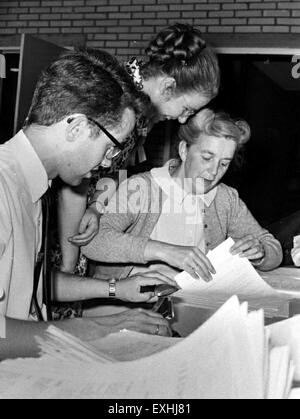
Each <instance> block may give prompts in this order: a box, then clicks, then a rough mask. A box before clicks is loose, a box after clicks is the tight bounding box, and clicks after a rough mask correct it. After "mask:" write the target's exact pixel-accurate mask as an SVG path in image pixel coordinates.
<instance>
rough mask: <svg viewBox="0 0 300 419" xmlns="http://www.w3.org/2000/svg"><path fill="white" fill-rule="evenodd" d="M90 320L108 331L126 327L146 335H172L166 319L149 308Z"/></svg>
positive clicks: (117, 330)
mask: <svg viewBox="0 0 300 419" xmlns="http://www.w3.org/2000/svg"><path fill="white" fill-rule="evenodd" d="M82 320H86V319H82ZM91 320H92V321H93V322H95V323H96V324H97V325H99V326H100V327H101V326H102V327H105V328H106V330H108V331H109V333H115V332H119V331H121V330H124V329H127V330H133V331H135V332H140V333H147V334H148V335H157V336H167V337H170V336H172V331H171V328H170V326H169V323H168V321H167V320H166V319H164V318H163V317H162V316H161V315H160V314H158V313H154V312H153V311H151V310H143V309H140V308H138V309H131V310H126V311H123V312H121V313H117V314H113V315H111V316H104V317H99V318H93V319H91ZM94 335H95V329H94Z"/></svg>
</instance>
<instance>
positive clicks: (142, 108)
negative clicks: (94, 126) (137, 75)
mask: <svg viewBox="0 0 300 419" xmlns="http://www.w3.org/2000/svg"><path fill="white" fill-rule="evenodd" d="M148 106H149V99H148V98H147V96H146V95H144V94H143V93H141V92H138V91H137V89H136V88H135V85H134V83H133V81H132V79H131V78H130V76H129V75H128V74H127V72H126V70H125V69H124V68H123V67H122V66H121V65H120V64H119V62H118V60H117V59H116V58H114V57H112V56H111V55H110V54H108V53H107V52H105V51H100V50H93V49H84V50H78V51H75V52H66V53H63V54H62V55H61V56H60V57H59V58H58V59H57V60H56V61H54V62H53V63H52V64H51V65H50V66H49V67H48V69H46V70H45V71H44V72H43V73H42V75H41V77H40V79H39V81H38V83H37V86H36V90H35V93H34V96H33V100H32V105H31V109H30V112H29V115H28V118H27V121H26V124H27V125H30V124H38V125H43V126H50V125H52V124H54V123H57V122H60V121H61V120H63V119H64V118H65V117H67V116H68V115H70V114H74V113H80V114H84V115H87V116H89V117H92V118H94V119H96V120H98V121H99V122H100V123H102V124H104V125H106V126H111V127H114V126H116V125H117V124H118V123H119V122H120V120H121V117H122V115H123V112H124V109H125V108H127V107H129V108H131V109H133V110H134V111H135V112H136V114H137V115H140V114H146V113H147V108H148Z"/></svg>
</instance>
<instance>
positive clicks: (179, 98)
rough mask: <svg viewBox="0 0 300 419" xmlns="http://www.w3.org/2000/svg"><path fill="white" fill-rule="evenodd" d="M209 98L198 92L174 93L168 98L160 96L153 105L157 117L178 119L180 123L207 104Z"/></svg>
mask: <svg viewBox="0 0 300 419" xmlns="http://www.w3.org/2000/svg"><path fill="white" fill-rule="evenodd" d="M209 102H210V98H208V97H206V96H204V95H202V94H201V93H198V92H191V93H185V94H180V95H176V96H175V95H174V96H172V97H170V98H168V99H166V98H165V97H164V96H160V97H159V98H158V100H156V103H155V106H156V108H157V111H158V113H159V119H160V120H161V121H162V120H166V119H167V120H170V119H172V120H176V119H177V120H178V122H179V123H180V124H185V123H186V121H187V120H188V119H189V118H190V117H191V116H192V115H195V114H196V113H197V112H199V111H200V110H201V109H202V108H204V107H205V106H207V104H208V103H209Z"/></svg>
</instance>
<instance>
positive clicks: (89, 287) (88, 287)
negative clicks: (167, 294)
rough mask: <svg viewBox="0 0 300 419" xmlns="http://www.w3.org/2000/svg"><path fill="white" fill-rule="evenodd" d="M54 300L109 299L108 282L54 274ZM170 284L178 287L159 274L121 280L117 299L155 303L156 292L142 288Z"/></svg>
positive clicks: (117, 284) (171, 280)
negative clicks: (145, 290) (144, 290)
mask: <svg viewBox="0 0 300 419" xmlns="http://www.w3.org/2000/svg"><path fill="white" fill-rule="evenodd" d="M53 284H54V287H53V288H54V295H53V300H54V301H58V302H73V301H85V300H91V299H95V298H109V284H108V281H105V280H101V279H91V278H86V279H84V280H82V278H81V277H79V276H77V275H73V274H68V273H64V272H54V278H53ZM162 284H168V285H171V286H176V283H175V281H174V280H173V279H170V278H168V277H166V276H165V275H163V274H160V273H159V272H155V271H153V272H146V273H142V274H140V275H138V274H137V275H133V276H131V277H128V278H125V279H121V280H120V281H118V282H117V283H116V298H117V299H118V300H122V301H126V302H133V303H135V302H136V303H154V302H156V301H157V296H156V295H155V292H154V291H151V292H141V291H142V287H146V286H150V287H153V286H155V285H162Z"/></svg>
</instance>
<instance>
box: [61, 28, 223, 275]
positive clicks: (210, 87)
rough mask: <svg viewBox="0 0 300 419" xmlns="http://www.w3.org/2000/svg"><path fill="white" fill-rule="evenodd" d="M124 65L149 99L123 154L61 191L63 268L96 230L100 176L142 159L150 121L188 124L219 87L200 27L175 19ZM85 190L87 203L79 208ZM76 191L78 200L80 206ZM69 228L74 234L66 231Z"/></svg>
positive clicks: (69, 267)
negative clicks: (85, 187)
mask: <svg viewBox="0 0 300 419" xmlns="http://www.w3.org/2000/svg"><path fill="white" fill-rule="evenodd" d="M125 68H126V70H127V72H128V73H129V75H130V76H131V78H132V80H133V82H134V84H135V87H136V89H137V90H139V91H140V92H141V93H143V94H144V96H145V97H146V98H147V99H148V100H149V103H150V104H149V106H148V107H147V109H146V110H145V111H144V112H141V113H140V114H137V115H136V117H137V118H136V126H135V129H134V131H133V133H132V134H131V136H130V138H128V140H127V141H126V143H125V150H124V151H123V153H122V154H121V155H119V157H118V158H117V159H115V160H113V161H111V162H106V163H107V164H106V166H110V167H109V168H108V169H106V170H105V171H103V169H100V170H99V171H98V173H97V174H96V175H95V176H94V179H93V182H92V184H93V187H92V188H91V185H90V187H89V191H88V192H87V191H86V192H85V193H83V192H82V191H80V193H76V191H75V192H74V193H73V191H70V190H65V191H63V193H62V194H61V197H62V201H63V205H61V208H62V212H61V218H62V219H64V220H65V221H64V223H65V227H64V230H65V231H68V232H69V237H65V234H64V232H61V242H62V249H63V264H62V269H63V270H64V271H65V272H72V271H73V270H74V267H75V264H76V261H77V259H78V249H76V247H77V248H78V247H79V246H82V245H85V244H87V243H89V241H90V240H91V239H92V238H93V237H94V236H95V234H96V233H97V231H98V225H99V217H100V214H99V208H100V210H101V211H102V209H103V208H104V202H101V191H102V190H103V186H102V182H101V178H103V177H105V176H107V175H108V176H109V177H113V178H117V177H118V176H117V174H118V170H119V169H125V168H126V167H128V166H134V165H135V164H136V162H137V161H138V162H139V163H141V162H142V161H145V160H146V155H145V151H144V148H143V145H144V143H145V140H146V138H147V135H148V133H149V132H150V130H151V129H152V127H153V125H154V124H156V123H157V122H159V121H164V120H178V122H179V123H181V124H184V123H186V122H187V120H188V119H189V118H190V117H191V116H192V115H194V114H195V113H197V112H198V111H199V110H200V109H202V108H204V107H205V106H206V105H207V104H208V103H209V102H210V101H211V100H212V99H213V98H214V97H215V96H216V95H217V93H218V90H219V85H220V70H219V65H218V59H217V56H216V54H215V53H214V52H213V50H212V49H211V48H209V47H208V46H207V45H206V42H205V41H204V39H203V38H202V35H201V32H200V31H199V30H198V29H196V28H195V27H193V26H191V25H188V24H179V23H178V24H175V25H172V26H170V27H168V28H166V29H164V30H162V31H161V32H160V33H159V34H158V35H157V36H156V37H155V38H154V39H153V40H152V41H151V42H150V44H149V46H148V47H147V49H146V57H145V59H144V61H139V60H137V59H136V58H133V59H131V60H130V61H129V62H128V63H126V64H125ZM87 195H88V203H89V207H88V209H87V210H86V212H85V213H83V212H82V208H83V207H84V206H85V203H86V200H87V198H86V197H87ZM80 196H81V197H82V203H81V204H80V205H79V203H78V201H79V197H80ZM78 226H79V228H78ZM78 230H79V231H80V233H79V232H78ZM72 231H73V235H72V234H70V232H72ZM83 266H85V263H83ZM83 271H84V269H83Z"/></svg>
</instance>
